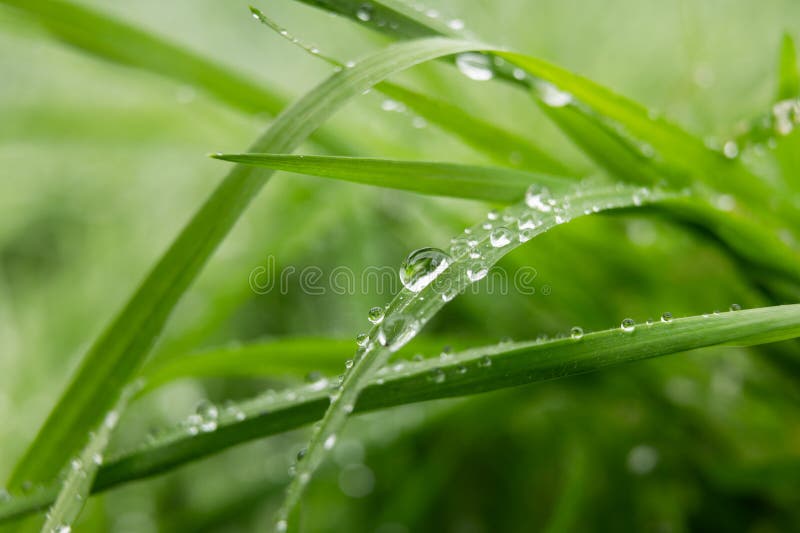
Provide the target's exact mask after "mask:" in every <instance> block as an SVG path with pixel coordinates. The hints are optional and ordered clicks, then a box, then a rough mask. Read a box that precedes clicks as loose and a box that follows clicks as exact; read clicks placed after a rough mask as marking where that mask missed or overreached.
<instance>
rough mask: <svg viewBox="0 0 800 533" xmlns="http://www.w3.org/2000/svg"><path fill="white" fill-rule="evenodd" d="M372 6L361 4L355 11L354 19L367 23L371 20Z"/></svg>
mask: <svg viewBox="0 0 800 533" xmlns="http://www.w3.org/2000/svg"><path fill="white" fill-rule="evenodd" d="M372 11H373V7H372V4H361V5H360V6H358V10H357V11H356V17H357V18H358V20H360V21H361V22H369V21H370V20H372Z"/></svg>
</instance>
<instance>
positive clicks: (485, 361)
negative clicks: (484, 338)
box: [478, 355, 492, 368]
mask: <svg viewBox="0 0 800 533" xmlns="http://www.w3.org/2000/svg"><path fill="white" fill-rule="evenodd" d="M478 366H480V367H482V368H489V367H490V366H492V358H491V357H489V356H488V355H484V356H483V357H482V358H481V360H480V361H478Z"/></svg>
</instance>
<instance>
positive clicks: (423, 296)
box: [275, 185, 669, 531]
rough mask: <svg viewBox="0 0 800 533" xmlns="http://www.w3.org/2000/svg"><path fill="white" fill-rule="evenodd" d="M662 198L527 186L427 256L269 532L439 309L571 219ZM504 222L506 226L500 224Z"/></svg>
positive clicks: (339, 399) (337, 394)
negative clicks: (428, 264)
mask: <svg viewBox="0 0 800 533" xmlns="http://www.w3.org/2000/svg"><path fill="white" fill-rule="evenodd" d="M667 197H669V195H665V194H663V193H660V192H654V191H647V190H645V191H642V190H641V189H632V188H629V187H624V186H611V187H608V186H606V187H598V186H585V185H584V186H576V187H575V190H574V191H570V192H569V193H567V194H561V195H558V196H550V193H549V191H548V190H547V188H545V187H538V186H534V189H533V190H529V191H528V192H526V197H525V200H524V201H523V202H521V203H520V204H516V205H512V206H510V207H508V208H506V209H505V210H504V211H503V212H502V213H497V214H495V215H494V216H493V217H490V220H499V221H501V222H497V223H494V224H493V223H491V222H490V223H489V224H488V226H487V224H486V223H484V222H481V223H479V224H477V225H475V226H474V227H472V228H469V229H468V230H467V231H466V232H465V234H464V235H461V236H459V237H457V238H456V239H454V243H453V249H452V250H451V251H452V256H450V255H447V254H445V253H444V252H441V251H434V253H435V254H436V260H437V263H438V265H439V268H437V269H436V270H433V271H431V272H429V273H426V274H425V278H424V281H423V283H422V284H420V285H418V286H413V285H412V286H411V287H408V286H407V287H406V288H405V289H403V290H402V291H401V292H400V293H399V294H398V295H397V296H395V298H394V299H393V300H392V301H391V302H390V303H389V305H388V306H387V307H386V312H385V316H384V318H383V321H382V322H381V323H380V324H378V325H375V326H373V327H372V329H370V331H369V333H368V334H367V338H366V339H365V342H364V344H363V346H362V348H361V349H359V350H358V351H357V352H356V355H355V357H354V358H353V361H354V364H353V365H352V367H351V368H349V369H348V370H347V371H346V372H345V374H344V378H343V380H342V382H341V384H340V385H339V386H338V387H337V389H336V390H335V391H334V392H333V393H331V396H330V402H331V404H330V407H329V408H328V410H327V411H326V413H325V416H324V417H323V418H322V421H321V422H320V424H318V425H316V426H315V427H314V431H313V433H312V436H311V440H310V442H309V444H308V448H307V452H306V455H305V456H304V457H303V460H302V461H299V462H298V464H297V471H296V475H295V476H294V477H293V478H292V481H291V482H290V484H289V488H288V489H287V491H286V499H285V500H284V503H283V505H282V506H281V508H280V509H279V511H278V518H277V521H276V525H275V529H276V531H286V529H287V528H288V526H289V521H290V518H291V517H292V516H293V515H294V514H295V511H296V509H297V506H298V504H299V502H300V499H301V497H302V494H303V492H304V490H305V488H306V487H307V486H308V483H309V482H310V481H311V476H312V475H313V473H314V471H315V470H316V469H317V468H318V467H319V465H320V464H321V463H322V461H323V459H324V458H325V457H326V455H327V454H328V452H329V451H330V450H331V449H332V448H333V447H334V446H335V443H336V439H337V435H338V433H339V432H340V431H341V429H342V427H343V426H344V424H345V422H346V420H347V417H348V415H349V414H350V413H351V412H352V411H353V407H354V405H355V403H356V400H357V399H358V396H359V394H360V393H361V390H362V389H363V388H364V387H365V386H366V384H367V383H368V380H369V378H370V377H371V376H372V373H373V372H374V371H375V370H376V369H377V368H380V367H381V366H383V365H384V364H385V363H386V361H387V360H388V358H389V357H390V355H391V354H392V353H394V352H396V351H397V350H399V349H400V348H402V347H403V346H404V345H405V344H406V343H408V342H409V341H410V340H411V339H412V338H414V336H416V335H417V333H418V332H419V331H420V330H421V329H422V328H423V327H424V326H425V324H426V323H427V322H428V321H429V320H430V319H431V318H432V317H433V316H434V315H435V314H436V313H437V312H438V311H439V310H440V309H441V308H442V307H444V305H445V304H446V303H447V302H449V301H451V300H452V299H453V298H455V297H456V296H457V295H458V294H460V293H461V292H463V291H464V290H465V289H466V288H467V287H468V286H469V285H470V284H471V283H474V282H476V281H479V280H480V279H483V278H484V277H485V276H486V275H487V274H488V272H489V269H490V268H491V267H492V266H493V265H494V264H495V263H496V262H497V261H498V260H500V258H501V257H503V256H504V255H506V254H507V253H508V252H510V251H511V250H513V249H514V248H516V247H518V246H520V245H521V244H523V243H525V242H527V241H529V240H531V239H532V238H534V237H535V236H537V235H539V234H541V233H544V232H546V231H548V230H549V229H551V228H553V227H555V226H557V225H559V224H564V223H566V222H568V221H570V220H571V219H573V218H576V217H580V216H584V215H589V214H593V213H596V212H599V211H604V210H608V209H618V208H627V207H633V206H637V205H642V204H643V203H652V202H657V201H659V200H663V199H664V198H667ZM504 224H507V225H504Z"/></svg>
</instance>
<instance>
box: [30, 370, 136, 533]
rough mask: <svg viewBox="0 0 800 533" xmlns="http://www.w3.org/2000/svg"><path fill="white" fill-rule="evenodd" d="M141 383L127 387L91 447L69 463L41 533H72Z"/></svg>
mask: <svg viewBox="0 0 800 533" xmlns="http://www.w3.org/2000/svg"><path fill="white" fill-rule="evenodd" d="M139 387H140V383H139V382H136V383H134V384H131V385H130V386H128V387H126V389H125V391H123V393H122V395H121V396H120V399H119V401H118V402H117V404H116V405H115V406H114V408H113V409H112V410H111V411H109V413H108V414H107V415H106V417H105V419H104V420H103V422H102V423H101V424H100V426H99V427H98V428H97V429H96V431H94V433H92V435H91V436H90V438H89V444H88V445H86V447H85V448H84V449H83V451H82V452H81V454H80V456H78V457H76V458H74V459H72V461H70V464H69V467H68V468H67V474H66V476H65V477H64V482H63V484H62V486H61V490H60V491H59V493H58V496H57V497H56V499H55V502H53V505H52V507H51V508H50V511H49V512H48V513H47V519H46V520H45V523H44V526H43V527H42V533H52V532H57V533H63V532H69V531H70V530H71V528H72V524H73V522H75V520H76V519H77V518H78V515H79V514H80V512H81V510H82V509H83V507H84V506H85V505H86V501H87V500H88V499H89V494H90V493H91V489H92V485H93V484H94V480H95V477H96V476H97V469H98V468H99V467H100V465H101V464H103V453H104V451H105V449H106V446H108V441H109V438H110V437H111V432H112V431H114V428H115V427H116V425H117V422H118V421H119V413H121V412H122V411H124V410H125V408H126V407H127V405H128V402H129V401H130V399H131V398H132V397H133V396H134V395H135V394H136V392H137V391H138V389H139Z"/></svg>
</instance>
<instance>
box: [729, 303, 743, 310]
mask: <svg viewBox="0 0 800 533" xmlns="http://www.w3.org/2000/svg"><path fill="white" fill-rule="evenodd" d="M729 310H730V311H741V310H742V306H741V305H739V304H731V306H730V307H729Z"/></svg>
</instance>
